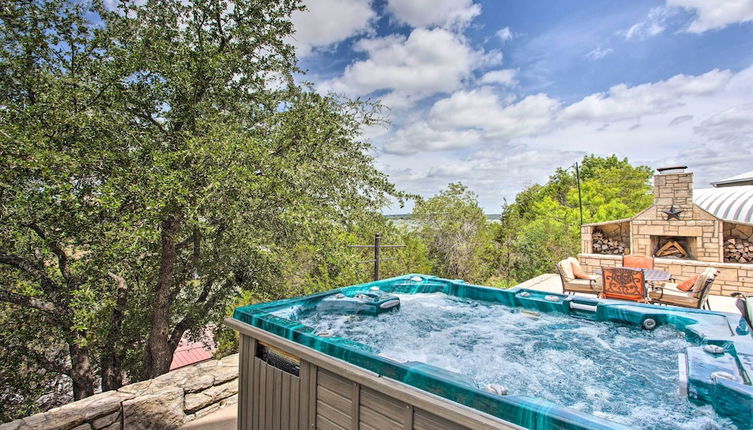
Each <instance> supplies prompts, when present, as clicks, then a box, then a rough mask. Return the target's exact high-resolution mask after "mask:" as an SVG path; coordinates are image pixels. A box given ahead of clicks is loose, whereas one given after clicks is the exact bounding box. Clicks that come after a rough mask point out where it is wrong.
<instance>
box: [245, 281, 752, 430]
mask: <svg viewBox="0 0 753 430" xmlns="http://www.w3.org/2000/svg"><path fill="white" fill-rule="evenodd" d="M396 299H399V304H398V302H397V300H396ZM234 318H235V319H237V320H239V321H242V322H245V323H248V324H251V325H254V326H256V327H259V328H261V329H264V330H266V331H269V332H271V333H274V334H277V335H280V336H282V337H285V338H287V339H289V340H292V341H294V342H297V343H300V344H302V345H306V346H308V347H311V348H313V349H316V350H318V351H321V352H323V353H326V354H328V355H331V356H334V357H336V358H340V359H342V360H345V361H347V362H350V363H352V364H355V365H357V366H361V367H364V368H366V369H369V370H371V371H373V372H376V373H379V374H380V375H383V376H386V377H390V378H393V379H396V380H399V381H402V382H405V383H406V384H409V385H412V386H414V387H416V388H419V389H423V390H426V391H428V392H431V393H433V394H437V395H439V396H442V397H445V398H447V399H450V400H453V401H456V402H459V403H462V404H464V405H467V406H470V407H473V408H476V409H478V410H480V411H483V412H486V413H489V414H491V415H494V416H497V417H499V418H501V419H504V420H507V421H510V422H513V423H516V424H518V425H521V426H524V427H527V428H532V429H553V428H558V429H622V428H643V429H717V428H725V429H727V428H728V429H735V428H739V429H747V428H753V387H751V386H750V378H749V376H748V375H749V372H750V369H751V365H752V364H753V361H751V358H753V338H752V337H751V336H750V334H749V332H748V327H747V325H746V324H745V322H744V320H743V319H742V318H741V317H739V316H736V315H731V314H723V313H718V312H710V311H696V310H683V309H678V308H670V307H658V306H653V305H641V304H633V303H626V302H619V301H610V300H596V299H591V298H587V297H574V296H565V295H559V294H546V293H543V292H539V291H534V290H526V289H521V288H511V289H508V290H501V289H497V288H488V287H482V286H473V285H468V284H465V283H463V282H462V281H451V280H446V279H440V278H435V277H429V276H425V275H406V276H402V277H398V278H392V279H387V280H383V281H378V282H372V283H368V284H362V285H355V286H351V287H345V288H340V289H336V290H331V291H327V292H324V293H319V294H314V295H310V296H306V297H299V298H294V299H288V300H281V301H277V302H272V303H265V304H259V305H253V306H246V307H242V308H238V309H237V310H236V311H235V314H234ZM654 326H655V327H654ZM644 327H649V328H650V330H647V329H645V328H644ZM705 345H718V346H719V347H721V348H717V349H716V350H712V348H709V347H706V348H705V349H704V346H705ZM490 384H491V386H493V387H497V389H499V387H502V386H503V387H505V388H506V390H507V392H508V393H507V395H499V394H495V393H493V392H489V391H488V390H487V387H488V386H490Z"/></svg>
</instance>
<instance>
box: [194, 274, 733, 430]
mask: <svg viewBox="0 0 753 430" xmlns="http://www.w3.org/2000/svg"><path fill="white" fill-rule="evenodd" d="M520 286H522V287H524V288H530V289H532V290H540V291H547V292H550V293H561V292H562V284H561V283H560V278H559V276H558V275H555V274H551V273H547V274H544V275H541V276H537V277H535V278H533V279H529V280H528V281H526V282H523V283H522V284H520ZM709 303H710V304H711V309H712V310H714V311H720V312H730V313H735V314H737V313H739V311H738V310H737V308H736V307H735V299H733V298H732V297H724V296H709ZM237 412H238V407H237V405H232V406H227V407H225V408H222V409H219V410H218V411H216V412H214V413H211V414H209V415H207V416H205V417H202V418H199V419H198V420H195V421H191V422H189V423H187V424H186V425H184V426H183V427H182V429H184V430H235V429H236V428H237V422H238V421H237Z"/></svg>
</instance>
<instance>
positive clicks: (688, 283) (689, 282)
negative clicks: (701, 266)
mask: <svg viewBox="0 0 753 430" xmlns="http://www.w3.org/2000/svg"><path fill="white" fill-rule="evenodd" d="M698 276H699V275H693V276H691V277H690V278H688V279H686V280H685V282H683V283H682V284H680V285H678V286H677V289H678V290H680V291H690V290H692V289H693V287H694V286H695V282H696V281H697V280H698Z"/></svg>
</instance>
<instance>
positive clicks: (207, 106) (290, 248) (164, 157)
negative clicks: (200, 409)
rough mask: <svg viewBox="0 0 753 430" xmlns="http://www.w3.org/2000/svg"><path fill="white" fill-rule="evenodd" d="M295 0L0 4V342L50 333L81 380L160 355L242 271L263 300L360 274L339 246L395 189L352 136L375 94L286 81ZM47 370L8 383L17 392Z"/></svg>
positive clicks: (108, 382)
mask: <svg viewBox="0 0 753 430" xmlns="http://www.w3.org/2000/svg"><path fill="white" fill-rule="evenodd" d="M298 8H300V5H299V2H298V1H294V0H289V1H288V0H283V1H271V0H264V1H251V0H241V1H234V2H232V4H229V3H228V2H224V1H206V0H193V1H191V0H188V1H181V2H175V1H168V0H150V1H148V2H145V3H143V2H128V1H126V2H119V3H118V10H116V11H109V10H106V9H104V8H103V7H102V5H101V4H100V3H99V2H97V1H95V2H93V3H90V2H77V1H70V0H43V1H38V2H15V3H10V4H8V3H4V4H3V5H2V14H0V70H1V71H2V73H0V106H2V111H1V114H0V277H1V278H0V279H2V281H0V301H3V302H7V303H10V304H12V309H13V310H14V311H13V313H12V315H13V318H12V319H11V318H3V319H2V320H0V324H2V332H1V333H2V336H3V339H2V340H3V342H0V345H2V346H0V348H5V345H8V348H10V347H12V346H13V345H20V344H24V343H25V344H26V345H28V346H29V354H27V356H28V357H37V359H33V358H31V359H27V362H28V363H27V364H28V365H29V366H30V367H29V368H33V369H41V368H42V358H43V357H47V356H48V355H49V354H50V353H51V352H50V351H49V347H48V346H45V345H46V344H45V342H43V341H42V340H43V339H46V338H47V337H54V338H56V339H57V340H58V342H59V343H60V345H59V346H58V345H55V347H54V351H53V352H55V353H56V354H57V353H58V352H59V353H61V354H62V356H63V358H64V359H63V360H57V361H54V360H53V361H52V362H46V363H45V365H49V366H48V367H50V368H51V370H49V372H50V373H49V374H50V375H52V376H57V377H60V376H61V375H64V376H65V377H66V378H70V381H72V386H73V394H74V396H75V397H76V398H81V397H86V396H88V395H91V394H92V393H93V392H94V391H95V385H96V384H97V380H99V379H101V380H102V388H103V389H112V388H117V387H118V386H119V385H120V384H121V383H122V381H123V379H124V378H123V377H124V376H125V375H127V377H128V380H130V381H135V380H138V379H140V378H149V377H154V376H156V375H158V374H161V373H164V372H165V371H167V368H168V366H169V364H170V359H171V356H172V352H173V351H174V349H175V347H176V346H177V344H178V342H179V341H180V339H181V337H182V336H183V335H184V334H186V333H189V334H191V335H192V336H193V337H198V336H199V335H200V334H201V333H203V331H204V327H206V326H207V325H208V324H210V323H213V324H218V323H219V322H220V320H221V318H222V317H223V316H224V315H225V313H226V309H227V306H228V305H229V304H231V303H236V299H237V297H238V296H239V294H241V292H242V291H249V292H250V293H249V295H248V298H250V297H253V298H254V299H258V300H268V299H274V298H279V297H282V296H285V295H288V294H301V293H305V292H308V291H311V290H312V289H320V288H331V286H332V285H333V284H338V283H345V282H351V281H353V280H354V279H355V278H356V277H357V274H356V273H357V265H356V263H355V260H354V258H355V256H354V255H350V254H349V253H348V252H347V251H343V249H345V247H344V245H345V244H346V243H347V242H349V241H350V240H351V239H352V236H350V235H352V234H353V233H352V231H354V226H355V225H357V224H360V225H364V226H367V225H370V224H369V223H373V220H374V219H375V218H380V217H379V214H378V211H379V210H380V209H381V207H382V206H383V204H384V203H385V202H386V201H388V199H391V198H397V199H398V200H401V199H403V198H404V197H406V196H405V195H403V194H402V193H400V192H398V191H397V190H396V189H395V188H394V187H393V185H392V184H391V183H390V182H389V181H388V180H387V177H386V175H384V174H382V173H381V172H379V171H378V170H376V169H375V167H374V165H373V160H372V158H371V156H370V155H369V153H370V145H369V144H368V142H366V141H364V140H363V139H362V138H361V129H362V128H363V127H365V126H369V125H372V124H374V123H375V122H377V121H380V107H379V106H378V105H373V104H370V103H366V102H362V101H358V100H347V99H341V98H338V97H334V96H332V97H330V96H322V95H319V94H317V93H315V92H313V91H312V90H311V89H309V88H307V87H305V86H304V87H301V86H298V85H295V84H294V81H293V79H292V75H293V73H295V72H298V70H297V68H296V59H295V57H294V51H293V48H292V47H291V46H290V45H288V44H287V43H286V42H285V40H287V38H288V37H289V36H290V34H291V32H292V24H291V23H290V20H289V16H290V13H291V12H292V11H294V10H296V9H298ZM40 315H44V318H40ZM26 321H32V322H28V323H27V322H26ZM18 327H24V330H23V331H18V330H16V329H17V328H18ZM16 333H23V334H24V335H23V336H19V335H17V334H16ZM13 336H16V338H13ZM9 353H10V352H7V351H3V352H2V354H3V357H6V356H8V355H6V354H9ZM32 353H33V354H32ZM47 358H51V357H47ZM68 362H70V366H68V365H66V363H68ZM18 363H19V361H18V360H15V359H14V360H8V361H6V360H5V359H4V360H3V361H2V364H1V365H0V367H5V366H12V365H15V364H18ZM53 364H54V366H53ZM9 369H10V367H8V368H7V369H5V370H9ZM2 375H4V376H5V375H12V373H11V372H10V371H8V372H5V373H2ZM53 380H55V378H54V377H52V378H48V379H44V378H40V379H39V380H38V381H29V380H28V379H23V377H21V376H19V377H17V378H16V379H15V380H12V381H11V380H7V379H3V380H2V383H3V387H6V386H10V387H15V388H16V389H12V390H9V391H8V393H15V394H17V395H20V397H17V400H19V399H20V400H19V401H18V402H16V405H17V406H18V405H21V404H24V405H30V404H31V402H32V401H33V400H34V396H35V395H36V394H37V393H38V392H39V391H40V390H39V389H37V388H33V387H42V386H44V385H45V384H47V387H48V388H49V387H50V384H52V383H53ZM6 384H7V385H6ZM23 386H27V387H28V388H29V389H28V390H26V391H25V392H23V393H21V391H19V390H18V389H17V388H18V387H23ZM2 393H3V396H5V395H6V391H3V392H2ZM12 395H13V394H8V396H12ZM30 411H31V409H28V408H23V407H20V406H18V409H17V412H20V413H26V412H30ZM8 414H11V412H9V413H8ZM4 418H7V416H6V417H4Z"/></svg>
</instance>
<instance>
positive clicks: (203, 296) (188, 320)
mask: <svg viewBox="0 0 753 430" xmlns="http://www.w3.org/2000/svg"><path fill="white" fill-rule="evenodd" d="M213 283H214V282H213V281H207V282H206V283H205V284H204V288H202V290H201V293H200V294H199V297H198V298H197V299H196V302H195V304H196V305H202V306H201V311H200V312H201V313H202V314H206V313H207V312H208V311H209V309H211V308H212V307H213V306H214V304H215V302H216V301H217V295H216V294H215V295H213V296H211V297H210V296H209V293H210V292H211V290H212V285H213ZM193 324H194V317H193V315H192V314H189V315H187V316H186V317H185V318H183V319H182V320H180V322H179V323H178V324H176V325H175V327H174V328H173V331H172V332H171V333H170V340H169V341H168V344H169V345H170V347H171V348H175V347H177V346H178V343H179V342H180V339H181V338H182V337H183V334H184V333H185V332H186V330H188V329H189V328H191V326H192V325H193Z"/></svg>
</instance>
